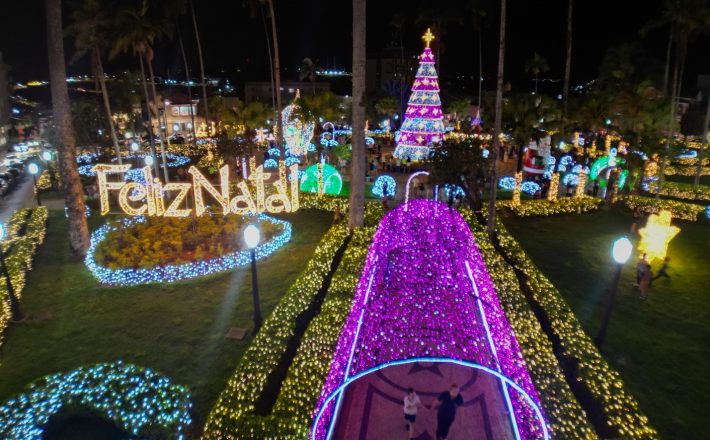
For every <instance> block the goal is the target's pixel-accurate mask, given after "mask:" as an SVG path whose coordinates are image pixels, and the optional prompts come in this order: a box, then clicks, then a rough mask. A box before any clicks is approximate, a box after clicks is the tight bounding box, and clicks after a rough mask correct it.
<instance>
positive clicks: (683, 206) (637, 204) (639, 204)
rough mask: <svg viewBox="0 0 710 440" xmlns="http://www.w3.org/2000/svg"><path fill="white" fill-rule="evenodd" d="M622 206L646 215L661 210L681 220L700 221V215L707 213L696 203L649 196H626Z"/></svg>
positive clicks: (620, 201) (622, 199)
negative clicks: (657, 198)
mask: <svg viewBox="0 0 710 440" xmlns="http://www.w3.org/2000/svg"><path fill="white" fill-rule="evenodd" d="M619 204H620V206H623V207H625V208H627V209H629V210H630V211H637V210H638V211H640V212H642V213H644V214H655V213H657V212H658V211H660V210H666V211H670V212H671V216H672V217H673V218H677V219H681V220H690V221H696V220H698V218H699V216H700V213H702V212H703V211H705V209H706V207H705V206H703V205H697V204H695V203H688V202H681V201H677V200H668V199H659V200H656V198H655V197H647V196H634V195H629V196H624V197H622V198H621V199H620V200H619Z"/></svg>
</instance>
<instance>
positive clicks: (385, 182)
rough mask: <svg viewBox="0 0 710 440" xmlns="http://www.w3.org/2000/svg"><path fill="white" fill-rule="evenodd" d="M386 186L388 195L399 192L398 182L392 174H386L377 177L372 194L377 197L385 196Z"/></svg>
mask: <svg viewBox="0 0 710 440" xmlns="http://www.w3.org/2000/svg"><path fill="white" fill-rule="evenodd" d="M385 186H386V187H387V194H386V195H387V197H394V195H395V194H396V193H397V182H396V181H395V180H394V178H393V177H392V176H387V175H384V174H383V175H381V176H379V177H377V179H375V183H374V184H373V185H372V194H374V195H376V196H377V197H384V196H385V193H384V191H385Z"/></svg>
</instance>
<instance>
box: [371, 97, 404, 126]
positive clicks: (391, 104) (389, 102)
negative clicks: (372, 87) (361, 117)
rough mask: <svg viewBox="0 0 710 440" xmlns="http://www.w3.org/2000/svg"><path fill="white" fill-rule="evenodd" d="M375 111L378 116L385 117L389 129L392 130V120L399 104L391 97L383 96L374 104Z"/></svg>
mask: <svg viewBox="0 0 710 440" xmlns="http://www.w3.org/2000/svg"><path fill="white" fill-rule="evenodd" d="M375 111H376V112H377V114H378V115H380V116H384V117H386V118H387V120H388V121H389V122H390V127H392V128H393V127H394V126H393V124H392V118H394V116H395V115H396V114H397V113H398V112H399V103H398V102H397V100H396V99H395V98H393V97H392V96H385V97H383V98H380V99H379V100H378V101H377V102H376V103H375Z"/></svg>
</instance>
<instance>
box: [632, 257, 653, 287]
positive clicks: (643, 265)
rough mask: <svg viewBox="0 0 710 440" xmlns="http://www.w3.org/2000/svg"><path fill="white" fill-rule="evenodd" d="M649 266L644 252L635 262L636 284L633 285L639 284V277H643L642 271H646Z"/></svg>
mask: <svg viewBox="0 0 710 440" xmlns="http://www.w3.org/2000/svg"><path fill="white" fill-rule="evenodd" d="M650 267H651V265H650V264H648V260H646V254H643V255H641V258H639V261H638V263H636V284H635V285H634V287H638V286H639V284H641V278H643V274H644V272H646V271H647V270H648V269H649V268H650Z"/></svg>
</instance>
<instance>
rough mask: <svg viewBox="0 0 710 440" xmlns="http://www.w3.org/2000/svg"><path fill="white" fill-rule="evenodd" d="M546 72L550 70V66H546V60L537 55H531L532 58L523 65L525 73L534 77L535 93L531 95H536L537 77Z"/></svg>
mask: <svg viewBox="0 0 710 440" xmlns="http://www.w3.org/2000/svg"><path fill="white" fill-rule="evenodd" d="M548 70H550V65H549V64H547V60H546V59H545V58H543V57H542V56H541V55H540V54H539V53H537V52H535V53H533V56H532V58H530V59H529V60H528V63H527V64H526V65H525V71H526V72H530V73H532V74H533V75H534V76H535V92H534V93H533V95H537V84H538V77H539V76H540V74H541V73H545V72H547V71H548Z"/></svg>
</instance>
